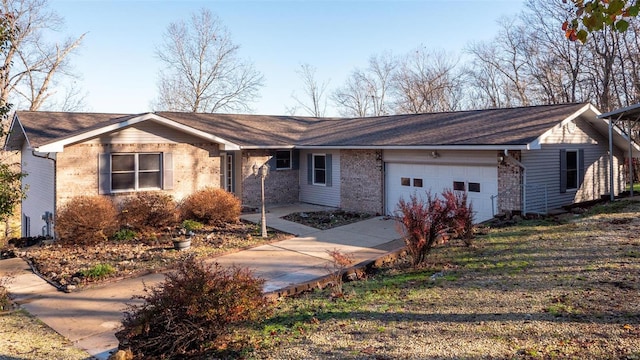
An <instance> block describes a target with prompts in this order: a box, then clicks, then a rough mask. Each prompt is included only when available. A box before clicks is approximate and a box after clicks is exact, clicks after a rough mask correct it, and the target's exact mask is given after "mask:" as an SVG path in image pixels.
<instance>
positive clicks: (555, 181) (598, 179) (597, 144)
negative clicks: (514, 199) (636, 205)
mask: <svg viewBox="0 0 640 360" xmlns="http://www.w3.org/2000/svg"><path fill="white" fill-rule="evenodd" d="M574 125H575V126H573V125H571V129H570V130H569V127H568V126H569V124H568V125H567V126H565V127H563V128H562V129H560V130H558V131H556V132H554V133H553V134H551V135H549V136H548V137H547V138H546V139H545V140H544V142H543V143H542V144H541V149H540V150H530V151H523V152H522V163H523V164H524V165H525V166H526V168H527V174H526V177H527V179H526V181H527V184H528V186H544V187H546V189H547V197H548V208H549V209H554V208H559V207H562V206H566V205H570V204H573V203H579V202H584V201H590V200H597V199H600V197H601V196H602V195H605V194H608V193H609V156H608V149H609V143H608V140H607V138H606V137H604V136H602V135H600V134H599V133H598V132H597V131H596V130H595V129H593V128H592V127H591V126H589V125H588V124H587V123H586V122H584V121H582V120H581V119H580V118H578V119H577V120H576V122H575V124H574ZM562 149H566V150H584V165H585V172H584V180H583V181H582V185H581V186H580V188H579V189H577V190H567V192H565V193H561V192H560V150H562ZM615 155H616V156H614V171H615V180H614V181H615V182H616V184H614V187H615V194H618V193H619V191H620V181H621V178H620V166H619V165H620V164H621V162H622V158H621V157H620V155H621V153H620V152H619V151H616V154H615ZM531 196H533V195H532V194H527V202H532V201H534V199H531Z"/></svg>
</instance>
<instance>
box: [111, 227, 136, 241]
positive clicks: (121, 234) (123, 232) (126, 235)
mask: <svg viewBox="0 0 640 360" xmlns="http://www.w3.org/2000/svg"><path fill="white" fill-rule="evenodd" d="M135 238H136V232H135V231H133V230H131V229H120V230H118V231H116V233H115V234H113V237H112V239H113V240H117V241H129V240H133V239H135Z"/></svg>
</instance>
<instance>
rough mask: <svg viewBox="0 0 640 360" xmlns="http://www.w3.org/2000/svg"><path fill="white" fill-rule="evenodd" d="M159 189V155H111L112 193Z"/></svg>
mask: <svg viewBox="0 0 640 360" xmlns="http://www.w3.org/2000/svg"><path fill="white" fill-rule="evenodd" d="M161 188H162V154H161V153H133V154H128V153H113V154H111V190H112V191H114V192H116V191H137V190H153V189H161Z"/></svg>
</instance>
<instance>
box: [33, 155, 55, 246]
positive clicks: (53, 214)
mask: <svg viewBox="0 0 640 360" xmlns="http://www.w3.org/2000/svg"><path fill="white" fill-rule="evenodd" d="M31 155H33V156H34V157H37V158H41V159H46V160H51V161H52V162H53V209H52V212H51V214H52V217H53V219H55V214H56V208H57V202H58V194H57V193H58V191H57V190H56V188H57V184H58V181H57V173H58V172H57V164H56V159H54V158H52V157H51V156H50V155H51V153H50V152H49V153H47V155H45V156H41V155H36V151H35V150H31ZM43 220H45V221H46V222H47V223H48V220H46V219H44V215H43ZM51 231H52V232H53V226H52V227H51ZM43 232H44V231H43ZM42 235H43V236H46V235H45V234H42ZM49 236H51V237H53V238H55V236H54V235H52V234H49Z"/></svg>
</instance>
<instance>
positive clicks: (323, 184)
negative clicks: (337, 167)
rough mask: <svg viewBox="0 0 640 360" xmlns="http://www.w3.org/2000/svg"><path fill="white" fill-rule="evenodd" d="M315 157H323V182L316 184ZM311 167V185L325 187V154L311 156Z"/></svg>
mask: <svg viewBox="0 0 640 360" xmlns="http://www.w3.org/2000/svg"><path fill="white" fill-rule="evenodd" d="M316 156H322V157H324V169H323V170H324V182H323V183H319V182H316ZM311 167H312V171H313V172H312V175H313V178H312V180H313V181H312V184H313V185H316V186H327V154H311Z"/></svg>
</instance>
